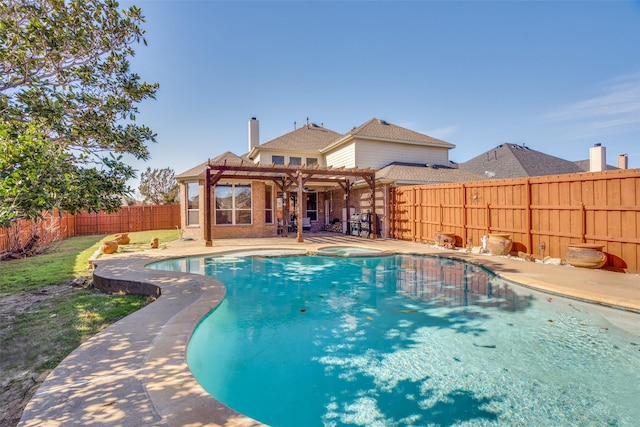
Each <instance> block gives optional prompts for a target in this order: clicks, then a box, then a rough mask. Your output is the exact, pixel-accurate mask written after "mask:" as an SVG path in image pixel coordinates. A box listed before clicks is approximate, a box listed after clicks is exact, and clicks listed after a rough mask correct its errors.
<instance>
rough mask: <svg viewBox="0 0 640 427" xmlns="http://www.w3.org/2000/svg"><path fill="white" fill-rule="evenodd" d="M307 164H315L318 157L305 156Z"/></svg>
mask: <svg viewBox="0 0 640 427" xmlns="http://www.w3.org/2000/svg"><path fill="white" fill-rule="evenodd" d="M306 162H307V166H315V165H317V164H318V159H317V158H316V157H307V160H306Z"/></svg>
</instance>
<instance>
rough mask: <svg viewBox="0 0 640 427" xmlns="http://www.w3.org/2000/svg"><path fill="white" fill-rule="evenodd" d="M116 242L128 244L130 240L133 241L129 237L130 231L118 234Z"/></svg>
mask: <svg viewBox="0 0 640 427" xmlns="http://www.w3.org/2000/svg"><path fill="white" fill-rule="evenodd" d="M115 240H116V242H118V244H119V245H128V244H129V242H130V241H131V239H129V233H120V234H116V239H115Z"/></svg>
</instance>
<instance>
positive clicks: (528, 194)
mask: <svg viewBox="0 0 640 427" xmlns="http://www.w3.org/2000/svg"><path fill="white" fill-rule="evenodd" d="M525 185H526V188H525V198H526V202H527V203H526V205H527V212H526V215H527V216H526V226H527V249H528V250H527V252H528V253H530V254H533V252H534V251H533V234H532V233H531V181H530V180H529V178H527V180H526V181H525Z"/></svg>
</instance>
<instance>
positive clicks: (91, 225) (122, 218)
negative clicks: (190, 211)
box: [75, 205, 180, 236]
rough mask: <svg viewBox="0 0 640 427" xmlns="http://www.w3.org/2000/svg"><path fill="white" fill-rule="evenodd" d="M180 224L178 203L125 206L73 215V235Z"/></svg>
mask: <svg viewBox="0 0 640 427" xmlns="http://www.w3.org/2000/svg"><path fill="white" fill-rule="evenodd" d="M179 226H180V205H151V206H125V207H123V208H122V209H121V210H120V211H118V212H116V213H104V212H98V213H82V214H79V215H76V216H75V235H76V236H88V235H93V234H114V233H130V232H134V231H147V230H166V229H169V228H176V227H179Z"/></svg>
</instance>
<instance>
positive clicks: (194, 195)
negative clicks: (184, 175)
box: [187, 182, 200, 225]
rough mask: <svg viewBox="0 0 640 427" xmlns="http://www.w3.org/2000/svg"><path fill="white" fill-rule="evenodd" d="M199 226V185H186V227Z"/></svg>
mask: <svg viewBox="0 0 640 427" xmlns="http://www.w3.org/2000/svg"><path fill="white" fill-rule="evenodd" d="M199 224H200V185H198V183H197V182H189V183H187V225H199Z"/></svg>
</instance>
